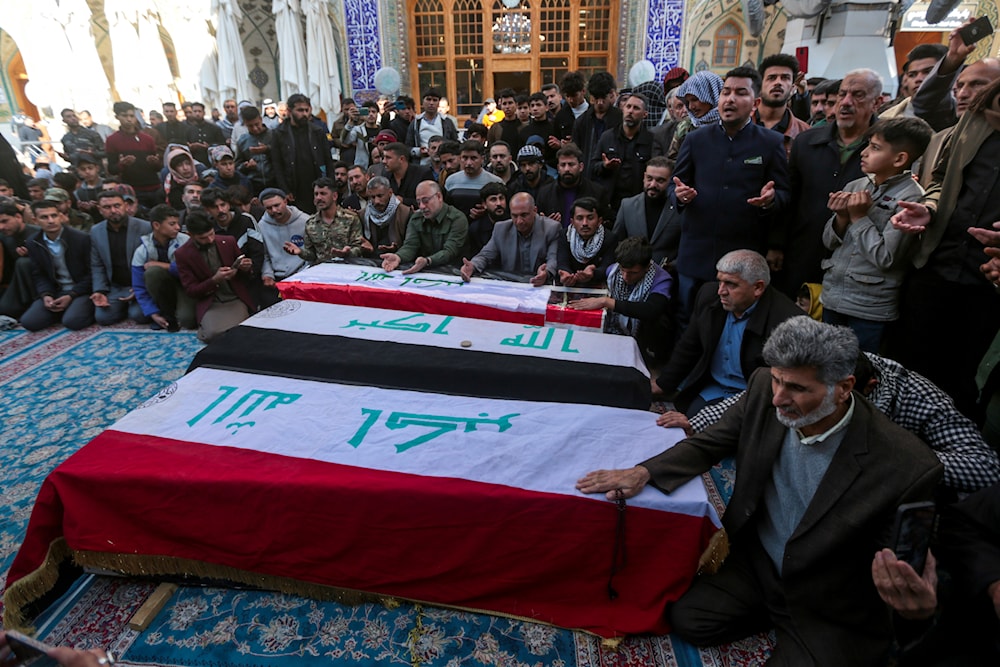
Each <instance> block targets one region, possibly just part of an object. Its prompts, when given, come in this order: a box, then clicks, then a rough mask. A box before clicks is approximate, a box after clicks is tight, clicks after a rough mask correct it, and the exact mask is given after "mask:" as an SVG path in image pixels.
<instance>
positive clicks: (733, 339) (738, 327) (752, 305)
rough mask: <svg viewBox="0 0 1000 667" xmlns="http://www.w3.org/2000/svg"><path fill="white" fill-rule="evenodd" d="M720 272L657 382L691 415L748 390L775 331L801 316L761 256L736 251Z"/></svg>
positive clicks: (654, 383)
mask: <svg viewBox="0 0 1000 667" xmlns="http://www.w3.org/2000/svg"><path fill="white" fill-rule="evenodd" d="M715 268H716V279H717V280H718V284H714V283H708V284H706V285H705V286H704V287H702V289H701V290H700V292H699V293H698V298H697V299H696V300H695V311H694V315H693V317H692V318H691V323H690V325H689V326H688V328H687V329H686V330H685V331H684V335H683V336H682V337H681V339H680V341H678V343H677V345H676V346H675V347H674V351H673V353H672V354H671V355H670V361H669V362H668V363H667V365H666V366H665V367H664V368H663V370H662V371H661V372H660V375H659V377H657V378H654V379H653V380H652V388H653V393H654V394H667V395H668V398H672V400H673V402H674V405H675V406H676V407H677V409H678V410H680V411H681V412H684V413H685V414H687V415H688V416H692V415H694V414H696V413H697V412H698V411H699V410H701V409H702V408H703V407H705V406H706V405H711V404H713V403H717V402H719V401H721V400H723V399H725V398H727V397H729V396H733V395H735V394H738V393H740V392H741V391H743V390H744V389H746V379H747V378H748V377H750V374H751V373H753V372H754V370H756V369H757V368H759V367H760V366H763V365H764V362H763V359H762V356H761V355H762V352H763V349H764V341H765V340H767V337H768V336H769V335H770V333H771V331H773V330H774V328H775V327H776V326H778V325H779V324H781V323H782V322H784V321H785V320H787V319H788V318H790V317H795V316H796V315H801V314H802V311H801V310H800V309H799V308H798V307H796V305H795V304H794V303H792V301H791V300H789V299H788V298H786V297H785V296H784V295H783V294H781V293H779V292H777V291H776V290H774V289H773V288H772V287H770V282H771V275H770V271H769V270H768V266H767V260H766V259H764V257H763V256H762V255H760V254H759V253H756V252H754V251H753V250H734V251H732V252H730V253H727V254H725V255H723V256H722V258H721V259H720V260H719V261H718V262H717V263H716V265H715ZM713 294H717V295H718V297H717V298H716V297H714V296H713Z"/></svg>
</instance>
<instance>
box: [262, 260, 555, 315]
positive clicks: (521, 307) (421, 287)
mask: <svg viewBox="0 0 1000 667" xmlns="http://www.w3.org/2000/svg"><path fill="white" fill-rule="evenodd" d="M282 282H286V283H304V284H317V285H357V286H359V287H365V288H368V289H384V290H389V291H397V292H409V293H413V294H423V295H424V296H428V297H433V298H435V299H444V300H446V301H455V302H458V303H470V304H476V305H480V306H487V307H490V308H497V309H500V310H506V311H509V312H513V313H534V314H536V315H544V314H545V307H546V306H547V305H548V302H549V291H550V290H549V288H548V287H544V286H543V287H532V286H531V285H529V284H528V283H516V282H507V281H504V280H487V279H485V278H473V279H472V281H471V282H464V281H463V280H462V279H461V278H459V277H458V276H445V275H441V274H439V273H414V274H412V275H408V276H404V275H402V274H401V273H400V272H399V271H393V272H392V273H386V272H385V271H383V270H382V269H379V268H375V267H371V266H358V265H355V264H337V263H324V264H317V265H316V266H311V267H309V268H308V269H306V270H304V271H299V272H298V273H296V274H295V275H293V276H289V277H288V278H285V279H284V280H283V281H282Z"/></svg>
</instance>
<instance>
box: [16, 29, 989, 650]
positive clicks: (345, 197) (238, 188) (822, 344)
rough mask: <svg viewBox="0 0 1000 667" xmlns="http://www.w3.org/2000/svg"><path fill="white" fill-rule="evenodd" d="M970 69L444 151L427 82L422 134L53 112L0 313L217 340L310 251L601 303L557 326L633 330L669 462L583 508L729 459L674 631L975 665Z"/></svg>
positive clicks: (402, 120)
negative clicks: (573, 323)
mask: <svg viewBox="0 0 1000 667" xmlns="http://www.w3.org/2000/svg"><path fill="white" fill-rule="evenodd" d="M973 50H974V49H973V47H971V46H968V45H966V44H965V43H964V42H963V41H962V40H961V38H960V36H959V35H958V32H957V31H956V32H955V33H953V34H952V35H951V36H950V38H949V42H948V45H947V46H944V45H921V46H919V47H917V48H915V49H914V50H913V51H912V52H911V53H910V54H909V56H908V58H907V63H906V66H905V67H904V74H903V76H902V79H901V86H900V94H899V96H898V97H897V98H896V99H894V100H888V99H887V97H888V96H887V95H885V94H884V90H883V88H884V82H883V81H882V79H881V78H880V77H879V75H878V74H877V73H875V72H874V71H872V70H868V69H857V70H853V71H850V72H848V73H847V74H846V75H845V76H844V77H843V78H842V79H840V80H836V81H831V80H823V79H806V78H805V73H804V72H800V71H799V65H798V61H797V60H796V59H795V58H793V57H791V56H788V55H783V54H776V55H772V56H768V57H766V58H764V59H763V60H762V62H761V64H760V66H759V68H757V69H754V68H750V67H737V68H735V69H733V70H731V71H729V72H727V73H726V74H725V75H724V76H722V77H720V76H718V75H716V74H714V73H712V72H708V71H704V72H697V73H695V74H694V75H688V73H687V72H685V71H684V70H681V69H674V70H671V71H670V72H668V73H667V75H666V77H665V80H664V81H663V82H662V83H661V82H659V81H653V82H646V83H643V84H640V85H638V86H636V87H635V88H633V89H630V90H621V91H619V90H618V86H617V84H616V82H615V80H614V78H613V77H612V76H611V75H610V74H608V73H607V72H598V73H596V74H593V75H592V76H590V77H589V79H587V78H585V77H584V76H583V75H582V74H580V73H578V72H570V73H568V74H566V75H565V76H564V77H563V79H562V80H561V82H560V83H559V84H558V85H556V84H547V85H546V86H543V88H542V90H540V91H538V92H535V93H532V94H530V95H522V94H519V93H516V92H515V91H513V90H510V89H503V90H500V91H497V93H496V100H493V99H490V100H487V101H486V104H485V105H484V108H483V112H482V113H481V114H480V117H479V118H477V119H475V120H472V119H470V122H469V123H467V124H466V126H465V127H464V128H459V127H458V122H457V120H456V119H454V118H453V117H451V116H449V115H447V111H446V109H445V108H443V107H442V104H441V103H442V94H441V92H440V91H439V90H437V89H436V88H433V87H430V88H427V89H425V90H423V91H421V98H420V110H419V112H418V110H417V108H416V101H415V100H414V99H412V98H410V97H408V96H405V95H404V96H400V97H398V98H396V99H395V100H393V101H389V100H380V101H379V102H365V103H363V104H362V105H360V106H358V105H357V104H356V103H355V102H354V101H353V100H345V102H344V105H343V106H344V111H343V114H342V115H341V117H340V118H338V119H336V120H335V121H334V122H333V123H332V124H331V125H330V126H329V127H328V126H327V125H326V124H325V123H324V122H323V121H322V120H321V119H319V118H317V117H315V116H314V115H313V114H312V107H311V104H310V101H309V99H308V98H307V97H305V96H304V95H300V94H296V95H292V96H291V97H289V99H288V100H286V102H285V108H284V110H283V112H282V113H279V112H278V111H277V108H276V107H275V106H273V105H271V106H266V107H265V109H264V112H263V113H262V112H261V110H259V109H258V108H257V107H256V106H254V105H253V104H250V103H237V102H236V101H235V100H227V101H226V103H225V105H224V110H225V116H224V117H220V119H219V120H218V122H212V121H210V120H206V119H205V117H204V115H205V114H204V106H203V105H200V104H198V103H194V104H190V105H182V109H181V110H180V112H183V116H184V119H183V120H182V119H181V117H180V112H179V110H178V109H177V108H176V107H175V105H173V104H165V105H164V106H163V113H162V118H158V119H156V122H155V123H153V124H151V125H144V124H143V122H142V121H140V119H138V118H137V116H136V110H135V108H134V107H133V106H132V105H131V104H129V103H127V102H118V103H116V104H115V107H114V108H115V115H116V118H117V120H118V123H119V125H120V129H119V130H118V131H116V132H113V133H111V134H109V135H107V136H106V137H102V136H101V135H100V134H99V133H98V132H97V131H96V130H94V129H89V128H87V127H84V126H83V125H82V124H81V123H80V120H79V118H78V115H77V114H76V113H75V112H74V111H73V110H70V109H66V110H64V111H63V113H62V119H63V122H64V123H65V125H66V135H65V136H64V137H63V139H62V146H63V151H62V152H61V153H60V155H61V156H62V157H63V158H64V159H65V160H66V161H67V162H68V163H69V164H70V165H71V167H72V169H70V170H67V171H65V172H63V173H53V172H52V170H50V169H47V168H46V167H48V166H49V165H48V163H46V162H45V158H44V157H41V158H38V159H36V162H35V166H36V171H35V173H34V175H33V176H34V177H33V178H31V179H30V180H26V181H25V182H23V183H22V182H16V183H15V182H10V181H6V182H3V183H0V186H2V187H3V188H4V189H5V192H3V193H0V194H4V195H6V196H7V198H6V199H5V200H4V201H3V202H2V203H0V233H2V235H3V245H4V255H3V280H2V284H3V289H4V291H3V294H2V297H0V314H3V315H6V316H8V317H11V318H14V319H16V320H18V321H19V322H20V323H21V325H22V326H24V327H25V328H27V329H30V330H37V329H41V328H44V327H47V326H50V325H53V324H55V323H57V322H62V324H63V325H65V326H66V327H69V328H80V327H84V326H88V325H89V324H91V323H92V322H94V321H95V320H96V322H97V323H98V324H105V325H106V324H111V323H114V322H118V321H121V320H122V319H125V318H126V317H127V318H130V319H133V320H135V321H137V322H151V323H152V326H153V327H155V328H163V329H167V330H177V329H178V328H181V327H184V328H197V329H198V331H199V336H200V337H201V338H202V340H205V341H209V340H212V339H214V338H215V337H216V336H218V335H220V334H221V333H223V332H225V331H226V330H228V329H229V328H231V327H232V326H235V325H236V324H238V323H239V322H240V321H242V320H243V319H245V318H247V317H248V316H249V315H251V314H252V313H254V312H256V311H257V310H258V309H260V308H264V307H267V306H269V305H271V304H273V303H275V302H276V301H277V300H278V299H279V296H278V291H277V289H276V287H275V284H276V283H277V282H279V281H281V280H283V279H285V278H287V277H289V276H291V275H293V274H295V273H296V272H298V271H300V270H301V269H302V268H304V267H306V266H308V265H310V264H312V263H318V262H325V261H330V260H338V261H348V262H367V263H369V264H373V265H378V266H381V267H382V268H383V269H384V270H385V271H395V270H397V269H400V270H402V271H403V273H413V272H419V271H444V272H451V273H453V274H455V275H459V276H461V277H462V278H463V279H464V280H467V281H468V280H473V279H475V277H476V276H487V277H490V278H498V279H507V280H521V281H524V282H529V283H530V284H532V285H535V286H541V285H562V286H566V287H600V288H604V289H605V290H606V296H590V297H587V298H582V299H579V300H577V301H574V302H573V303H572V304H571V305H572V307H574V308H579V309H587V310H598V309H603V310H605V311H607V317H606V322H607V324H606V331H607V332H609V333H614V334H622V335H631V336H634V337H635V338H636V339H637V341H638V342H639V346H640V349H641V350H642V352H643V354H644V356H645V357H646V359H647V361H648V362H649V363H650V364H651V365H652V366H654V367H655V372H654V374H653V379H652V390H653V392H654V394H655V395H657V396H661V397H662V398H664V399H665V400H669V401H671V402H672V403H673V405H674V406H675V407H676V411H670V412H667V413H666V414H664V415H662V416H661V417H660V418H659V423H661V424H662V425H663V426H668V427H680V428H684V429H685V430H686V431H687V432H688V433H689V435H690V437H689V438H688V439H687V440H685V441H684V442H683V443H682V445H678V446H677V447H675V448H673V449H671V450H669V451H668V452H666V453H665V454H663V455H661V456H659V457H656V458H654V459H651V460H650V461H647V462H644V463H642V464H641V465H639V466H637V467H636V468H632V469H628V470H619V471H595V472H594V473H590V474H588V475H587V476H585V477H583V478H582V479H581V481H580V483H579V489H580V490H581V491H583V492H584V493H594V492H607V493H608V494H609V497H612V498H613V497H616V496H617V497H629V496H631V495H634V494H635V493H638V492H639V490H640V489H641V488H642V487H643V486H645V485H646V484H653V485H654V486H656V487H657V488H659V489H661V490H662V491H664V492H669V491H671V490H673V489H674V488H676V487H677V485H678V484H679V483H680V482H681V481H683V480H685V479H687V478H689V477H691V476H693V475H695V474H698V473H699V472H703V471H704V470H706V469H707V468H708V467H709V466H711V465H712V464H713V463H715V462H716V461H717V460H719V459H720V458H722V457H724V456H735V457H736V460H737V467H738V470H739V481H738V483H737V485H736V491H735V494H734V496H733V500H732V503H731V504H730V506H729V511H727V513H726V516H725V526H726V529H727V531H728V533H729V535H730V540H731V542H732V544H733V547H732V553H731V556H730V558H729V559H727V561H726V563H725V564H724V565H723V569H722V570H720V571H719V573H717V574H714V575H711V576H705V577H702V578H700V579H699V580H698V581H697V582H696V584H695V585H694V586H693V587H692V589H691V591H690V592H689V593H688V594H687V595H686V596H685V597H684V598H683V599H682V600H681V602H679V603H678V604H677V605H675V606H674V608H673V609H672V610H671V620H672V622H673V624H674V627H675V629H676V630H677V631H678V632H680V633H681V635H682V636H685V637H687V638H689V639H690V640H691V641H693V642H695V643H698V644H713V643H719V642H723V641H731V640H734V639H737V638H739V637H741V636H746V635H747V634H749V633H750V632H753V631H755V630H758V629H761V628H763V627H768V626H774V627H776V628H777V638H778V642H777V646H776V649H775V651H774V655H773V657H772V661H773V663H774V664H789V665H807V664H837V665H841V664H852V665H854V664H858V665H861V664H880V662H881V661H884V659H885V658H886V657H887V656H888V653H887V652H888V651H889V646H890V639H892V637H893V635H894V634H895V638H896V641H897V644H899V645H902V646H904V648H906V645H907V644H908V643H910V640H912V641H913V642H915V643H917V644H918V645H919V646H920V647H921V648H920V649H917V650H904V651H902V653H901V654H900V659H901V660H902V661H903V662H904V664H938V663H937V662H935V661H936V660H938V659H939V658H940V656H941V655H947V653H948V651H953V652H956V651H957V650H958V648H956V647H957V646H960V647H961V648H962V650H965V651H967V652H968V653H969V655H970V656H973V657H971V658H969V659H970V660H972V659H973V658H976V659H978V657H977V656H983V655H985V656H993V657H995V656H996V655H997V654H996V651H997V645H996V641H995V638H996V637H997V636H1000V634H998V633H997V632H996V629H997V617H998V616H1000V586H998V582H1000V541H998V540H1000V537H998V527H1000V491H998V488H1000V487H998V482H1000V462H998V458H997V451H998V450H1000V374H997V373H994V372H993V371H994V369H995V367H996V364H997V361H998V360H1000V338H998V337H997V334H998V331H1000V296H998V290H1000V179H998V175H997V174H998V171H997V158H996V156H997V155H1000V62H998V61H997V60H996V59H993V58H986V59H982V60H979V61H977V62H972V63H967V62H966V61H967V60H968V58H969V57H970V55H971V54H972V52H973ZM157 115H158V116H159V114H157ZM151 116H152V114H151ZM460 136H462V137H463V138H462V140H461V141H460V140H459V137H460ZM17 196H23V197H24V199H25V200H27V201H19V200H18V199H17ZM806 313H808V315H806ZM762 369H763V370H762ZM931 498H934V499H936V501H937V503H938V506H939V508H940V511H941V515H942V531H941V534H942V536H945V535H947V539H945V538H944V537H942V540H941V541H940V542H939V543H935V547H934V548H933V549H934V554H935V555H936V556H937V559H936V560H935V558H934V556H933V555H932V556H930V557H929V558H928V561H927V564H926V566H925V567H924V570H923V572H917V571H915V570H914V569H913V568H912V567H911V566H910V565H909V564H907V563H905V562H903V561H901V560H897V559H896V558H895V556H894V555H893V553H892V552H891V551H883V550H882V548H883V547H892V546H893V545H892V544H890V542H889V539H890V538H889V535H888V533H889V532H890V529H891V528H892V521H893V518H894V513H895V512H896V508H897V507H898V506H899V505H901V504H904V503H907V502H912V501H917V500H925V499H931ZM959 533H961V535H959ZM970 544H971V545H974V546H969V545H970ZM983 545H986V546H983ZM973 553H975V554H978V555H976V556H974V557H973V556H970V554H973ZM876 554H877V555H876ZM938 570H941V571H942V572H947V573H949V576H950V578H949V579H948V580H947V582H945V580H944V578H942V579H941V580H939V579H938V577H937V574H936V573H937V571H938ZM939 602H940V604H939ZM891 613H894V614H895V618H896V623H895V626H893V624H892V623H891V622H890V621H891V620H892V616H891ZM928 619H932V620H935V622H934V623H930V622H929V621H928ZM937 619H939V620H940V622H936V620H937ZM904 621H905V622H904ZM983 628H987V630H986V634H985V635H976V633H975V632H971V631H970V630H972V629H974V630H976V632H979V631H980V630H982V629H983ZM989 628H992V630H989ZM984 638H985V639H984ZM991 651H992V653H991ZM941 664H944V663H941ZM962 664H979V663H973V662H965V663H962ZM983 664H994V663H992V662H984V663H983Z"/></svg>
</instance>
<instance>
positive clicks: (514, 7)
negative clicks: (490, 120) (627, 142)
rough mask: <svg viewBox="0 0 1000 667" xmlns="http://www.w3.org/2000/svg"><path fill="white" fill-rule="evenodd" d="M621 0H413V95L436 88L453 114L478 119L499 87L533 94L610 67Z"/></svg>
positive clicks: (410, 6) (409, 3)
mask: <svg viewBox="0 0 1000 667" xmlns="http://www.w3.org/2000/svg"><path fill="white" fill-rule="evenodd" d="M618 2H619V0H408V7H409V9H410V15H411V16H412V17H413V20H412V21H411V22H410V50H411V58H410V62H412V63H414V64H415V67H416V70H417V73H416V76H415V77H414V76H412V74H411V81H413V82H414V89H413V91H412V92H413V93H414V97H419V95H420V91H421V90H423V89H425V88H427V87H428V86H431V85H433V86H437V87H439V88H441V89H442V90H444V91H447V96H448V99H449V100H450V101H451V106H452V109H453V112H454V113H456V114H457V115H461V116H475V115H476V114H477V113H479V109H480V107H481V106H482V102H483V99H485V98H487V97H493V96H494V93H495V91H496V90H498V89H500V88H505V87H511V88H515V89H521V90H523V91H524V92H530V91H536V90H540V89H541V87H542V85H543V84H545V83H550V82H556V83H558V82H559V80H560V79H561V78H562V76H563V74H565V73H566V72H568V71H571V70H579V71H582V72H583V73H584V75H585V76H589V75H590V74H591V73H593V72H597V71H601V70H607V71H611V70H612V67H611V64H612V62H613V61H612V55H613V54H614V53H615V50H616V49H617V32H616V30H615V29H613V26H612V21H611V17H613V16H618ZM417 103H418V106H419V100H418V102H417Z"/></svg>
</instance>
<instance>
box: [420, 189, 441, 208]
mask: <svg viewBox="0 0 1000 667" xmlns="http://www.w3.org/2000/svg"><path fill="white" fill-rule="evenodd" d="M440 196H441V193H440V192H435V193H434V194H432V195H431V196H430V197H419V198H417V204H418V205H419V206H426V205H427V204H430V203H431V202H432V201H434V198H435V197H440Z"/></svg>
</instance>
